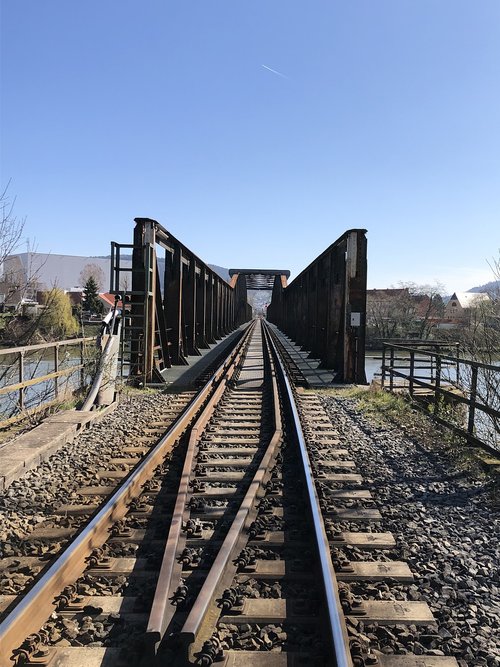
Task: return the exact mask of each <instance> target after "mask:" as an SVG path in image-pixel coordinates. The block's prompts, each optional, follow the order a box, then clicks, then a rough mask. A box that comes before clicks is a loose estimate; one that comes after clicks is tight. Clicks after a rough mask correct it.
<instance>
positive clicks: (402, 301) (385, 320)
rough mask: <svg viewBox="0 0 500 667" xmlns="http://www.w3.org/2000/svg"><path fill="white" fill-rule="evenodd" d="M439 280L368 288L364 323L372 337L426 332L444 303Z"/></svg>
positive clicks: (422, 336) (420, 335)
mask: <svg viewBox="0 0 500 667" xmlns="http://www.w3.org/2000/svg"><path fill="white" fill-rule="evenodd" d="M443 293H444V288H443V286H442V285H441V284H439V283H436V284H435V285H417V284H416V283H412V282H406V283H399V285H398V286H397V287H391V288H389V289H382V290H368V293H367V306H366V315H367V325H368V335H369V336H370V337H372V338H379V339H383V338H420V339H426V338H428V337H429V336H430V334H431V331H432V329H433V327H434V326H435V324H436V320H437V319H438V318H439V317H442V315H443V312H444V304H443V299H442V296H441V295H442V294H443Z"/></svg>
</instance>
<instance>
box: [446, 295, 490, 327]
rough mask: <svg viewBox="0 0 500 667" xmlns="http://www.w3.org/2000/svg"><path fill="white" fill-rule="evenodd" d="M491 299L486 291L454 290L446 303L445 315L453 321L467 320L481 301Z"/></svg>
mask: <svg viewBox="0 0 500 667" xmlns="http://www.w3.org/2000/svg"><path fill="white" fill-rule="evenodd" d="M486 301H491V299H490V296H489V295H488V294H487V293H486V292H454V293H453V295H452V296H451V298H450V300H449V301H448V303H447V304H446V307H445V311H444V316H445V318H447V319H449V320H453V321H466V320H468V319H469V318H470V315H471V312H472V311H473V310H474V309H475V308H477V307H478V306H479V305H480V304H481V303H484V302H486Z"/></svg>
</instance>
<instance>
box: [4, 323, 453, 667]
mask: <svg viewBox="0 0 500 667" xmlns="http://www.w3.org/2000/svg"><path fill="white" fill-rule="evenodd" d="M337 435H338V434H337V432H336V430H335V428H334V425H332V424H331V421H330V419H329V417H328V416H327V414H326V413H325V411H324V409H323V407H322V406H321V404H320V402H319V400H318V399H317V398H316V397H314V396H313V395H309V394H306V393H296V390H295V389H294V388H293V386H292V385H291V383H290V380H289V379H288V378H287V374H286V372H285V369H284V367H283V364H282V362H281V361H280V358H279V355H278V353H277V350H276V345H275V343H274V342H273V339H272V336H271V333H270V332H269V331H268V329H267V327H265V326H263V325H261V323H260V322H258V321H257V322H254V323H253V324H252V325H250V327H249V328H248V329H247V331H246V333H245V335H244V336H243V337H242V339H241V341H240V343H239V345H238V346H237V348H236V349H235V350H234V351H233V352H232V353H231V355H230V357H229V358H228V359H227V360H226V361H225V362H224V364H223V365H222V366H221V367H220V368H219V369H218V370H217V371H216V373H215V374H214V376H213V377H212V378H211V379H210V381H209V382H208V383H207V384H206V385H205V387H204V388H203V389H202V390H201V391H200V392H199V393H198V394H196V396H194V397H193V400H192V401H191V403H190V405H189V406H187V407H186V409H185V410H184V411H181V413H180V414H179V415H178V417H177V419H176V420H175V422H174V423H173V425H172V426H170V428H169V429H168V430H167V432H166V433H165V434H164V435H163V436H162V437H161V438H160V439H159V441H158V443H157V444H156V445H155V446H154V447H153V448H152V449H151V450H150V451H149V452H148V453H146V454H145V455H144V456H143V457H142V458H141V460H140V462H139V463H138V465H137V466H136V467H135V468H131V469H130V470H129V469H128V468H127V470H126V477H125V479H124V480H121V483H120V485H119V486H117V487H116V488H115V489H109V488H107V489H106V490H105V489H104V488H102V487H103V486H104V487H105V486H107V485H106V484H104V485H103V484H101V485H100V487H101V488H99V489H96V488H92V487H88V488H86V489H84V491H85V492H86V493H87V494H88V495H86V496H85V497H86V498H87V499H90V500H89V501H88V502H86V503H84V504H83V507H84V508H85V507H86V510H85V511H84V510H83V509H82V504H81V503H78V504H76V503H75V504H74V505H71V506H68V507H66V508H65V511H66V514H67V516H73V515H74V516H78V515H79V514H78V513H80V514H81V515H82V516H84V517H85V518H84V519H83V520H82V525H81V526H79V532H78V533H77V535H76V536H71V535H69V536H68V539H69V540H70V541H69V543H68V546H67V547H66V548H65V550H64V551H63V552H62V553H61V554H60V555H59V556H58V558H57V559H56V560H54V561H53V562H50V563H49V564H48V565H47V566H46V567H45V568H44V569H43V570H42V572H41V573H40V575H39V576H38V578H36V579H35V581H34V584H33V585H32V587H31V588H30V589H29V590H28V591H24V592H23V593H24V594H23V595H22V596H21V599H17V598H16V599H10V600H7V599H3V600H2V599H0V603H1V604H2V606H3V608H4V609H5V610H6V611H5V612H4V617H3V619H2V622H1V624H0V642H1V643H0V656H1V658H0V659H1V665H2V666H3V665H12V664H13V662H12V659H13V658H14V660H15V661H16V662H17V663H18V664H37V665H41V664H47V665H49V664H54V665H55V664H57V665H75V666H76V665H86V666H87V665H88V666H90V667H93V666H94V665H95V666H97V665H109V666H110V667H111V666H113V667H114V666H115V665H116V666H119V665H139V664H143V665H151V664H156V663H157V664H169V665H179V666H180V665H186V664H198V665H206V666H208V665H211V664H212V663H213V662H216V663H218V664H221V665H225V666H227V667H230V666H232V667H239V666H241V665H257V667H259V666H260V665H262V666H267V665H270V666H271V667H281V666H282V665H283V666H284V665H316V666H320V665H337V666H338V667H341V666H346V667H348V666H350V665H355V666H359V665H365V664H366V665H368V664H378V665H381V666H382V667H412V666H413V665H415V666H418V667H452V666H453V665H456V664H457V663H456V661H455V660H454V659H453V658H448V657H446V656H442V655H439V651H437V652H436V651H435V650H430V651H429V652H428V654H427V655H419V656H412V655H411V652H407V653H406V654H405V655H404V654H401V655H390V654H389V655H382V654H380V655H376V654H375V653H374V652H373V651H371V649H370V632H373V631H374V629H378V628H381V627H382V628H390V629H391V631H392V632H395V633H396V634H397V633H398V632H400V631H401V629H403V630H404V632H408V628H410V631H411V632H413V633H416V634H418V632H419V628H422V629H423V630H422V631H423V632H427V631H428V630H427V628H429V627H432V626H433V623H434V619H433V617H432V614H431V612H430V609H429V608H428V607H427V605H426V604H425V603H422V602H418V601H413V600H410V599H405V598H404V595H403V596H399V599H398V600H397V601H394V600H390V599H383V598H384V596H383V595H381V594H380V593H379V592H378V593H377V592H375V593H374V591H377V590H379V589H377V585H379V584H382V585H383V586H386V587H390V586H396V587H398V589H401V588H404V586H405V585H408V584H410V583H412V582H413V574H412V572H411V571H410V570H409V568H408V567H407V565H406V564H405V563H403V562H399V561H397V560H394V559H393V558H392V553H391V550H393V548H394V539H393V537H392V535H391V534H390V533H387V532H384V531H383V530H382V529H381V521H382V517H381V515H380V513H379V511H378V509H377V507H376V506H375V504H374V502H373V500H372V498H371V495H370V492H369V490H368V489H366V488H365V487H364V485H363V480H362V478H361V476H360V475H358V474H357V472H356V470H355V469H354V464H353V462H352V461H351V460H350V458H349V452H348V450H347V449H345V448H342V447H340V446H339V441H338V438H337ZM128 453H129V454H130V452H128ZM103 479H105V478H104V477H103ZM105 493H109V496H108V497H107V498H106V499H105V500H104V502H102V495H103V494H105ZM99 499H101V504H100V505H99V506H95V505H96V503H97V502H98V501H99ZM89 505H90V506H91V507H92V510H93V514H92V515H91V516H90V518H89V517H88V509H89ZM39 564H40V563H38V565H39ZM33 565H34V563H32V564H30V563H28V562H25V563H24V564H23V565H22V567H25V568H28V569H29V568H30V567H32V566H33Z"/></svg>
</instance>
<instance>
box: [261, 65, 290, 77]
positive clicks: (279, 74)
mask: <svg viewBox="0 0 500 667" xmlns="http://www.w3.org/2000/svg"><path fill="white" fill-rule="evenodd" d="M261 67H264V68H265V69H268V70H269V71H270V72H272V73H273V74H277V75H278V76H281V77H283V78H284V79H289V78H290V77H288V76H287V75H286V74H282V73H281V72H278V71H277V70H275V69H273V68H272V67H268V66H267V65H261Z"/></svg>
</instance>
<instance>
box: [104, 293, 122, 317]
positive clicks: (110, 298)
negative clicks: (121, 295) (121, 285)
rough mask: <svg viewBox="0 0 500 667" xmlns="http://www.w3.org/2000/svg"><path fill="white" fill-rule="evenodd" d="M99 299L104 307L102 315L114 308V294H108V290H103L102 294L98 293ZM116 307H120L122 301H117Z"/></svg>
mask: <svg viewBox="0 0 500 667" xmlns="http://www.w3.org/2000/svg"><path fill="white" fill-rule="evenodd" d="M99 299H100V300H101V303H102V305H103V308H104V311H103V312H104V315H107V314H108V313H109V312H110V311H111V310H114V307H115V295H114V294H110V293H109V292H104V294H99ZM117 306H118V308H121V307H122V302H121V301H118V303H117Z"/></svg>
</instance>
